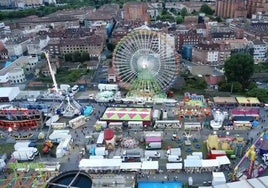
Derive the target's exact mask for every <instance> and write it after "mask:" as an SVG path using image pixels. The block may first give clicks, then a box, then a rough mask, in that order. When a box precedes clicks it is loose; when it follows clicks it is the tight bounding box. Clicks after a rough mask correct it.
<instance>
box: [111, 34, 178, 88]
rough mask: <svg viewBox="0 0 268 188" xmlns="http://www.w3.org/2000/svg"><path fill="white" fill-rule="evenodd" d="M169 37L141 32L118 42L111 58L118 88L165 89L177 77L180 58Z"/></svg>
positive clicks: (129, 35)
mask: <svg viewBox="0 0 268 188" xmlns="http://www.w3.org/2000/svg"><path fill="white" fill-rule="evenodd" d="M169 37H170V36H169V35H166V34H163V33H160V32H156V31H152V30H149V29H146V30H145V29H141V30H134V31H133V32H132V33H130V34H128V35H127V36H125V37H124V38H123V39H121V41H120V42H119V43H118V45H117V46H116V48H115V51H114V54H113V67H114V68H115V72H116V74H117V77H118V78H119V85H120V86H121V87H124V88H126V89H130V88H131V87H133V85H140V86H137V87H138V88H139V89H140V87H146V88H147V89H148V88H149V87H151V88H152V87H154V88H156V87H157V88H158V89H159V90H166V89H168V88H169V87H170V86H171V85H172V83H173V81H174V80H175V79H176V78H177V76H178V74H179V57H178V55H177V53H176V51H175V48H174V47H173V46H172V45H171V42H169V41H170V38H169ZM141 85H142V86H141Z"/></svg>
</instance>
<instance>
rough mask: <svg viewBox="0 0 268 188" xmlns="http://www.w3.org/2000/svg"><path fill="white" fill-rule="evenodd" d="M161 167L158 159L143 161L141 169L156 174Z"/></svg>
mask: <svg viewBox="0 0 268 188" xmlns="http://www.w3.org/2000/svg"><path fill="white" fill-rule="evenodd" d="M158 169H159V163H158V161H143V162H142V164H141V170H142V171H143V172H144V173H149V174H155V173H156V172H157V171H158Z"/></svg>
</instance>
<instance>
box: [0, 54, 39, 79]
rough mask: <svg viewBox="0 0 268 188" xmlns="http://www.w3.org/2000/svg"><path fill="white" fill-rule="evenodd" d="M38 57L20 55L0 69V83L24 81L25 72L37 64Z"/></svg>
mask: <svg viewBox="0 0 268 188" xmlns="http://www.w3.org/2000/svg"><path fill="white" fill-rule="evenodd" d="M37 62H38V58H37V57H31V56H21V57H19V58H18V59H16V60H15V61H14V62H13V63H12V64H11V65H10V66H8V67H5V68H3V69H1V70H0V83H7V82H11V83H23V82H25V81H26V78H25V73H27V72H28V71H31V70H32V69H33V68H34V67H35V66H36V64H37Z"/></svg>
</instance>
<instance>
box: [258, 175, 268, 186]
mask: <svg viewBox="0 0 268 188" xmlns="http://www.w3.org/2000/svg"><path fill="white" fill-rule="evenodd" d="M258 180H260V181H261V182H262V183H263V184H264V185H266V186H267V187H268V176H264V177H259V178H258Z"/></svg>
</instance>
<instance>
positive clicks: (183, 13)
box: [181, 7, 188, 17]
mask: <svg viewBox="0 0 268 188" xmlns="http://www.w3.org/2000/svg"><path fill="white" fill-rule="evenodd" d="M187 14H188V11H187V9H186V8H185V7H184V8H182V9H181V16H182V17H185V16H187Z"/></svg>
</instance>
